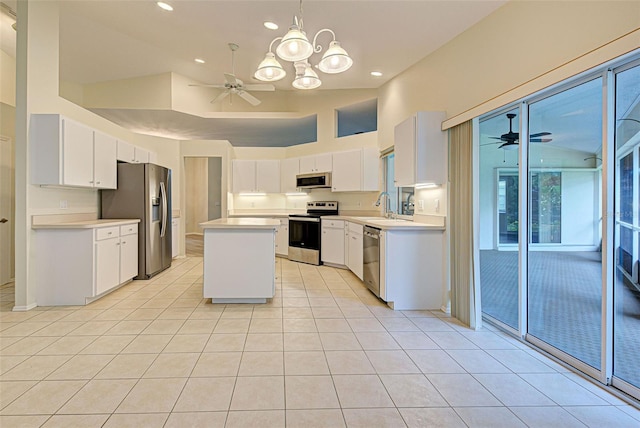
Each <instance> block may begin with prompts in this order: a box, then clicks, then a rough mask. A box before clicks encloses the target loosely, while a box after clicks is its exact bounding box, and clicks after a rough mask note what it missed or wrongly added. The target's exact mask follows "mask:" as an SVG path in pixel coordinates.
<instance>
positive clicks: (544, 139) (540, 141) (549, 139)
mask: <svg viewBox="0 0 640 428" xmlns="http://www.w3.org/2000/svg"><path fill="white" fill-rule="evenodd" d="M551 141H553V138H531V139H529V142H531V143H549V142H551Z"/></svg>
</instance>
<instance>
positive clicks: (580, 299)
mask: <svg viewBox="0 0 640 428" xmlns="http://www.w3.org/2000/svg"><path fill="white" fill-rule="evenodd" d="M529 141H530V143H529V152H528V155H529V156H528V157H529V165H528V171H529V189H528V201H529V209H528V226H529V242H528V272H527V287H528V289H527V290H528V301H527V306H528V325H527V328H528V334H529V335H531V336H534V337H535V338H537V339H540V340H542V341H543V342H545V343H547V344H549V345H551V346H552V347H555V348H557V349H559V350H561V351H563V352H564V353H566V354H569V355H571V356H572V357H575V358H577V359H578V360H580V361H582V362H584V363H586V364H588V365H590V366H592V367H594V368H596V369H600V366H601V362H600V359H601V352H600V350H601V343H602V339H601V336H602V335H601V323H602V254H601V242H600V237H601V233H600V229H601V227H602V226H601V221H600V216H601V197H600V192H601V190H600V175H601V162H602V161H601V159H602V152H601V151H602V79H594V80H591V81H589V82H586V83H584V84H582V85H579V86H576V87H573V88H571V89H569V90H566V91H563V92H560V93H557V94H555V95H553V96H550V97H548V98H545V99H543V100H541V101H538V102H535V103H532V104H531V105H530V106H529Z"/></svg>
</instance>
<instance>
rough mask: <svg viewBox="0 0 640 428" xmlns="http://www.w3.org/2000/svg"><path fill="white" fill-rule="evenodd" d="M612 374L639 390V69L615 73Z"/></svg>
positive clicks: (639, 67) (634, 68) (638, 67)
mask: <svg viewBox="0 0 640 428" xmlns="http://www.w3.org/2000/svg"><path fill="white" fill-rule="evenodd" d="M615 112H616V113H615V118H616V121H615V146H616V168H617V169H616V176H617V183H616V193H615V194H616V196H615V201H616V202H615V203H616V212H617V213H618V216H617V217H616V230H615V246H614V248H615V249H616V252H615V255H616V269H615V272H616V275H615V288H614V307H615V309H614V324H613V331H614V334H613V375H614V376H615V378H618V379H621V380H623V381H625V382H626V383H628V384H631V385H633V386H634V387H635V388H640V369H639V367H640V353H639V351H640V285H639V284H638V283H639V282H640V279H639V278H638V259H639V257H640V248H639V245H640V239H639V234H640V219H639V211H640V210H639V208H640V206H639V205H640V198H639V194H638V189H639V188H640V173H639V170H640V162H639V147H640V66H637V67H633V68H630V69H628V70H625V71H622V72H620V73H617V74H616V105H615Z"/></svg>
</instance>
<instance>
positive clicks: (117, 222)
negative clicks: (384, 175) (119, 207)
mask: <svg viewBox="0 0 640 428" xmlns="http://www.w3.org/2000/svg"><path fill="white" fill-rule="evenodd" d="M135 223H140V219H137V218H132V219H99V220H85V221H70V222H65V223H49V224H34V225H32V226H31V228H32V229H95V228H99V227H111V226H124V225H126V224H135Z"/></svg>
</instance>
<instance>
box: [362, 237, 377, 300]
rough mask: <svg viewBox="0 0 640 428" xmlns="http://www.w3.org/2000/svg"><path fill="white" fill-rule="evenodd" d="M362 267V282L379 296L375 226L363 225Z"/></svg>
mask: <svg viewBox="0 0 640 428" xmlns="http://www.w3.org/2000/svg"><path fill="white" fill-rule="evenodd" d="M362 268H363V270H364V284H365V285H366V286H367V288H368V289H369V290H371V292H372V293H373V294H375V295H376V296H378V297H380V229H377V228H375V227H371V226H365V227H364V237H363V240H362Z"/></svg>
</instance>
